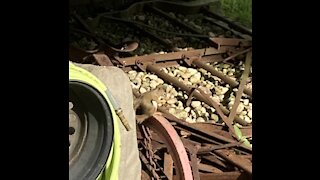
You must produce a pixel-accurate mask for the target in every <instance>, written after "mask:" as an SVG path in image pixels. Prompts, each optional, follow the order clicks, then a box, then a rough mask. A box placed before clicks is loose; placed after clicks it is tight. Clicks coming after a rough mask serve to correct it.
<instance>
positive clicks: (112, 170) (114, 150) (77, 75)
mask: <svg viewBox="0 0 320 180" xmlns="http://www.w3.org/2000/svg"><path fill="white" fill-rule="evenodd" d="M69 81H79V82H82V83H86V84H88V85H91V86H92V87H94V88H95V89H96V90H98V91H99V92H100V93H101V94H102V95H103V96H104V98H105V100H106V102H107V103H108V105H109V107H110V110H111V112H112V119H113V125H114V136H113V142H112V147H111V150H110V153H109V156H108V159H107V164H106V166H105V169H104V170H103V171H102V172H101V173H100V174H99V176H98V177H97V178H96V180H107V179H108V180H109V179H110V180H118V174H119V173H118V172H119V164H120V152H121V149H120V148H121V141H120V129H119V125H118V121H119V118H118V116H117V114H116V112H115V109H114V107H113V106H112V103H111V101H110V99H109V98H108V95H107V94H106V89H107V88H106V86H105V85H104V84H103V83H102V82H101V81H100V80H99V79H98V78H97V77H95V76H94V75H93V74H91V73H90V72H88V71H87V70H85V69H82V68H80V67H77V66H75V65H74V64H72V63H71V62H69Z"/></svg>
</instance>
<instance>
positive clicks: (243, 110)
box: [127, 52, 252, 127]
mask: <svg viewBox="0 0 320 180" xmlns="http://www.w3.org/2000/svg"><path fill="white" fill-rule="evenodd" d="M161 53H163V52H160V54H161ZM207 64H208V65H212V66H213V67H214V69H215V70H218V71H220V72H222V73H223V74H224V75H227V76H229V77H230V78H231V79H233V80H237V81H238V82H239V78H240V77H239V76H238V77H237V74H238V75H240V76H241V74H242V72H243V70H244V63H243V62H242V61H239V63H238V64H237V65H232V64H229V63H228V64H227V63H223V62H214V63H211V64H210V63H207ZM162 71H163V72H165V73H167V74H168V75H170V76H172V77H176V78H178V79H179V81H182V82H183V83H185V84H186V85H189V86H192V87H198V88H200V89H201V90H203V91H204V92H205V93H208V94H209V95H210V98H212V100H214V101H215V102H216V103H218V104H219V105H223V106H224V107H226V108H227V109H228V110H231V109H232V105H233V104H234V101H235V95H236V92H237V90H238V89H237V88H230V85H229V84H226V83H224V82H223V81H222V80H221V79H220V78H218V77H216V76H213V75H211V73H210V72H208V71H206V70H204V69H202V68H198V69H194V68H187V67H184V66H181V65H180V66H177V67H167V68H162ZM127 75H128V77H129V79H130V81H131V86H132V88H133V89H135V90H138V91H139V92H140V93H141V94H142V93H145V92H147V91H150V90H153V89H155V88H156V87H157V86H159V85H164V86H165V87H166V95H165V97H163V96H160V97H159V98H158V100H157V101H156V102H155V103H157V105H158V106H160V107H166V108H168V109H169V112H170V113H171V114H173V115H175V116H176V117H177V118H179V119H183V120H185V121H186V122H189V123H197V122H200V123H201V122H213V123H217V124H219V123H221V124H224V122H223V121H222V120H221V119H220V118H219V116H218V114H217V113H216V110H215V109H214V108H213V107H210V106H208V105H207V104H205V103H203V102H200V101H197V100H193V101H192V102H191V105H190V107H186V106H185V104H184V103H183V101H184V102H185V101H186V100H187V99H188V95H187V94H185V93H184V92H183V91H177V90H176V89H175V88H174V87H173V86H172V85H169V84H166V83H164V81H163V80H162V79H161V78H159V77H158V76H157V75H154V74H151V73H147V72H137V71H134V70H131V71H129V72H127ZM251 79H252V77H251V73H250V76H249V78H248V80H247V83H246V87H247V88H248V89H252V82H251ZM181 100H182V101H181ZM237 115H238V116H239V117H240V118H241V119H243V120H245V122H247V123H249V124H251V123H252V102H251V100H250V98H249V97H248V96H247V95H246V94H243V95H242V97H241V100H240V104H239V106H238V108H237ZM237 125H238V126H239V127H242V125H241V124H238V123H237Z"/></svg>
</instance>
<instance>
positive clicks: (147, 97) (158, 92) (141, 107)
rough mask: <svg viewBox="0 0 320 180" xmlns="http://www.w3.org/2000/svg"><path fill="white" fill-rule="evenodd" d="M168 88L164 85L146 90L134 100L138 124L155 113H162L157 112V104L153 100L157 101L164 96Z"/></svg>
mask: <svg viewBox="0 0 320 180" xmlns="http://www.w3.org/2000/svg"><path fill="white" fill-rule="evenodd" d="M165 93H166V90H165V88H164V86H158V87H157V88H155V89H153V90H151V91H148V92H145V93H143V94H142V95H140V96H139V97H137V98H136V99H135V100H134V110H135V111H136V119H137V122H138V124H141V123H143V122H144V121H145V120H146V119H148V118H149V117H151V116H152V115H154V114H159V115H161V113H160V112H157V105H156V104H154V103H153V101H157V100H158V98H159V97H160V96H164V95H165Z"/></svg>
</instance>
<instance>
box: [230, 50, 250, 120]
mask: <svg viewBox="0 0 320 180" xmlns="http://www.w3.org/2000/svg"><path fill="white" fill-rule="evenodd" d="M251 62H252V51H250V52H248V53H247V57H246V62H245V69H244V72H243V74H242V77H241V81H240V85H239V88H238V91H237V93H236V99H235V102H234V104H233V106H232V109H231V112H230V114H229V118H228V121H229V122H233V119H234V117H235V116H236V113H237V109H238V106H239V104H240V99H241V96H242V94H243V90H244V85H245V83H246V80H247V78H248V76H249V70H250V65H251Z"/></svg>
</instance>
